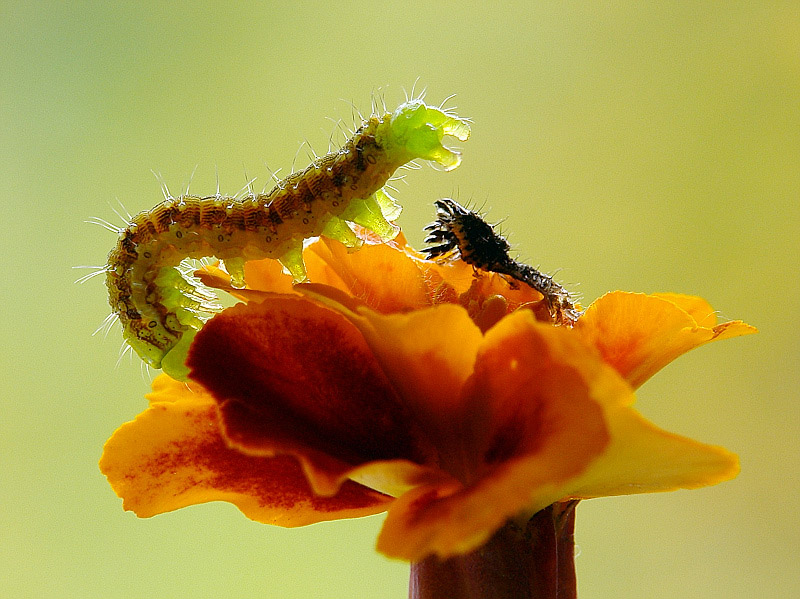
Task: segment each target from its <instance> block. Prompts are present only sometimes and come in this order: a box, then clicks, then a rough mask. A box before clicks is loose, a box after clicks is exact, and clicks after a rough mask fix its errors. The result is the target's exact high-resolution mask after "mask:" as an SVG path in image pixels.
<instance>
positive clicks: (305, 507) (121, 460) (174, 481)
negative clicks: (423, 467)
mask: <svg viewBox="0 0 800 599" xmlns="http://www.w3.org/2000/svg"><path fill="white" fill-rule="evenodd" d="M150 400H151V402H152V403H151V406H150V408H149V409H147V410H145V411H144V412H143V413H142V414H140V415H139V416H138V417H137V418H136V420H134V421H132V422H128V423H126V424H124V425H123V426H121V427H120V428H119V429H118V430H117V431H116V432H115V433H114V435H113V436H112V437H111V438H110V439H109V440H108V442H107V443H106V445H105V448H104V451H103V457H102V458H101V460H100V469H101V470H102V472H103V473H104V474H105V475H106V476H107V477H108V480H109V483H110V484H111V486H112V488H113V489H114V491H115V492H116V493H117V495H119V496H120V497H122V499H123V507H124V508H125V509H126V510H130V511H133V512H135V513H136V514H137V515H138V516H140V517H142V518H146V517H150V516H153V515H156V514H160V513H164V512H169V511H172V510H176V509H178V508H181V507H185V506H188V505H193V504H199V503H206V502H209V501H228V502H230V503H233V504H234V505H236V506H237V507H238V508H239V509H240V510H241V511H242V512H243V513H244V514H245V515H246V516H247V517H248V518H251V519H252V520H256V521H258V522H263V523H265V524H277V525H280V526H302V525H305V524H312V523H314V522H321V521H325V520H334V519H339V518H351V517H358V516H366V515H369V514H375V513H379V512H381V511H384V510H385V509H386V506H387V505H388V503H389V502H391V500H392V499H391V498H390V497H387V496H385V495H382V494H380V493H377V492H375V491H373V490H372V489H368V488H366V487H364V486H362V485H360V484H358V483H355V482H347V483H346V484H344V485H343V486H342V487H341V489H340V490H339V493H337V494H336V495H335V496H334V497H319V496H317V495H316V494H314V493H313V492H312V490H311V488H310V486H309V485H308V482H307V481H306V478H305V476H304V474H303V471H302V469H301V467H300V465H299V463H298V462H297V460H295V459H294V458H293V457H291V456H279V457H275V458H263V457H253V456H248V455H245V454H243V453H241V452H239V451H236V450H234V449H231V448H229V447H228V445H227V444H226V442H225V440H224V438H223V437H222V435H221V432H220V429H219V426H218V417H217V406H216V403H215V402H214V400H213V398H212V397H211V396H210V395H208V394H207V393H206V392H205V391H204V390H203V389H202V388H201V387H200V386H199V385H196V384H192V385H191V386H187V385H184V384H183V383H179V382H177V381H174V380H172V379H170V378H169V377H167V376H166V375H162V376H160V377H158V378H157V379H156V380H155V381H154V384H153V394H151V396H150Z"/></svg>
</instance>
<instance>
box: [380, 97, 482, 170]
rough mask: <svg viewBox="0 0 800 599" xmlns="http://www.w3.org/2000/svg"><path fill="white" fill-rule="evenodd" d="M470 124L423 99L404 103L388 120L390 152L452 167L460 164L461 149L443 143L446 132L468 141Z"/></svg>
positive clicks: (446, 167)
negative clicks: (453, 148)
mask: <svg viewBox="0 0 800 599" xmlns="http://www.w3.org/2000/svg"><path fill="white" fill-rule="evenodd" d="M470 132H471V129H470V125H469V121H468V120H467V119H462V118H459V117H457V116H455V115H454V114H451V113H449V112H447V111H445V110H442V109H441V108H438V107H436V106H428V105H427V104H425V103H424V102H423V101H422V100H410V101H408V102H406V103H404V104H401V105H400V106H399V107H398V108H397V110H395V111H394V113H393V114H392V116H391V119H390V120H389V126H388V130H387V132H386V138H387V139H386V141H387V142H388V143H387V144H386V147H387V149H388V150H387V152H388V153H396V154H397V157H398V158H399V160H398V162H401V163H403V162H409V161H411V160H415V159H417V158H421V159H423V160H430V161H432V162H436V163H438V164H440V165H442V166H443V167H444V169H445V170H447V171H451V170H453V169H455V168H457V167H458V165H459V164H461V153H460V152H457V151H455V150H452V149H450V148H446V147H445V146H444V145H442V139H443V138H444V136H445V135H449V136H451V137H455V138H456V139H458V140H459V141H466V140H467V139H469V136H470Z"/></svg>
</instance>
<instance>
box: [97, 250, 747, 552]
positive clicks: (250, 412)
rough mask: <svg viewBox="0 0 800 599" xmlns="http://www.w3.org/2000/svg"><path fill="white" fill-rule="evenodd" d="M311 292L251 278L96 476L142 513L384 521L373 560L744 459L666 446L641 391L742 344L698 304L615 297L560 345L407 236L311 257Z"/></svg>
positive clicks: (508, 291)
mask: <svg viewBox="0 0 800 599" xmlns="http://www.w3.org/2000/svg"><path fill="white" fill-rule="evenodd" d="M305 260H306V264H307V269H308V273H309V278H310V280H312V281H314V283H313V284H302V285H296V286H292V285H291V282H290V278H289V277H288V276H286V275H284V274H283V273H282V272H281V270H280V266H279V265H278V264H277V263H276V262H274V261H264V262H250V263H248V264H247V266H246V271H245V276H246V280H247V282H248V288H247V289H245V290H235V289H232V288H231V287H230V286H229V285H228V282H227V280H226V277H225V274H224V273H223V272H222V271H212V272H206V273H205V274H204V275H203V278H204V280H205V282H206V283H208V284H213V285H214V286H216V287H218V288H221V289H227V290H228V291H231V292H232V293H234V294H237V295H238V296H239V297H240V298H242V299H244V300H245V301H246V303H244V304H238V305H236V306H234V307H233V308H229V309H227V310H225V311H223V312H222V313H220V314H219V315H217V316H215V317H214V318H213V319H211V320H210V321H209V322H208V323H207V324H206V325H205V327H204V328H203V329H202V330H201V331H200V333H198V335H197V337H196V339H195V341H194V342H193V345H192V349H191V351H190V354H189V359H188V362H187V364H188V366H189V369H190V379H191V380H190V382H189V383H188V384H184V383H180V382H177V381H174V380H172V379H170V378H169V377H167V376H165V375H162V376H159V377H158V378H156V380H155V381H154V383H153V392H152V393H151V394H150V395H149V396H148V399H149V400H150V407H149V408H148V409H147V410H145V412H143V413H142V414H141V415H140V416H139V417H138V418H137V419H136V420H135V421H133V422H129V423H127V424H125V425H123V426H122V427H121V428H120V429H118V430H117V431H116V432H115V433H114V435H113V436H112V437H111V439H110V440H109V441H108V443H107V444H106V447H105V451H104V454H103V458H102V460H101V469H102V470H103V472H104V473H105V474H106V476H107V477H108V479H109V481H110V483H111V485H112V487H113V488H114V490H115V491H116V492H117V494H118V495H120V496H121V497H122V498H123V499H124V504H123V505H124V507H125V509H128V510H132V511H134V512H135V513H136V514H137V515H139V516H142V517H147V516H152V515H154V514H158V513H162V512H167V511H170V510H174V509H177V508H180V507H184V506H186V505H190V504H195V503H203V502H207V501H215V500H224V501H229V502H231V503H234V504H235V505H237V506H238V507H239V508H240V509H241V510H242V512H244V514H245V515H246V516H247V517H249V518H252V519H253V520H257V521H259V522H264V523H269V524H278V525H281V526H300V525H304V524H309V523H312V522H318V521H322V520H330V519H337V518H348V517H354V516H362V515H367V514H373V513H378V512H381V511H388V516H387V518H386V521H385V524H384V526H383V530H382V532H381V534H380V537H379V539H378V549H379V550H380V551H382V552H383V553H385V554H386V555H389V556H392V557H396V558H402V559H407V560H411V561H415V562H417V561H420V560H422V559H424V558H425V557H427V556H429V555H434V554H435V555H438V556H441V557H448V556H452V555H456V554H461V553H466V552H469V551H471V550H473V549H475V548H476V547H478V546H480V545H481V544H483V543H484V542H486V541H487V540H488V539H489V538H490V537H491V535H492V534H493V533H494V532H495V531H496V530H498V529H499V528H500V527H501V526H503V524H504V523H505V522H507V521H508V520H510V519H515V518H520V517H522V518H528V517H530V516H531V515H533V514H534V513H536V512H537V511H539V510H541V509H543V508H545V507H546V506H549V505H551V504H553V503H555V502H559V501H566V500H570V499H584V498H591V497H599V496H606V495H620V494H631V493H645V492H654V491H670V490H675V489H680V488H695V487H701V486H704V485H711V484H715V483H718V482H721V481H723V480H726V479H729V478H732V477H733V476H735V475H736V474H737V472H738V461H737V458H736V456H735V455H733V454H731V453H729V452H728V451H726V450H724V449H722V448H720V447H715V446H711V445H705V444H702V443H699V442H696V441H693V440H691V439H687V438H684V437H681V436H679V435H675V434H672V433H669V432H666V431H663V430H661V429H659V428H657V427H656V426H655V425H653V424H652V423H650V422H649V421H647V420H646V419H645V418H644V417H642V416H641V415H640V414H639V413H638V412H637V411H636V410H635V409H634V408H633V407H632V406H633V403H634V400H635V396H634V390H635V389H636V388H637V387H638V386H639V385H641V384H642V383H643V382H644V381H646V380H647V379H648V378H649V377H650V376H652V375H653V374H654V373H655V372H657V371H658V370H659V369H660V368H662V367H663V366H664V365H666V364H667V363H668V362H670V361H671V360H673V359H674V358H676V357H677V356H679V355H680V354H682V353H684V352H686V351H688V350H690V349H692V348H694V347H698V346H699V345H702V344H704V343H707V342H709V341H713V340H717V339H723V338H727V337H734V336H738V335H744V334H748V333H752V332H754V331H755V329H753V328H752V327H750V326H748V325H746V324H744V323H742V322H739V321H734V322H727V323H723V324H716V319H715V316H714V311H713V310H712V308H711V307H710V306H709V305H708V304H707V303H706V302H705V301H704V300H702V299H699V298H695V297H689V296H684V295H676V294H655V295H644V294H635V293H622V292H614V293H609V294H607V295H605V296H603V297H601V298H600V299H598V300H597V301H595V302H594V303H593V304H592V305H591V306H589V307H588V308H587V310H586V311H585V313H584V314H583V316H582V317H581V318H580V319H579V320H578V322H577V324H576V325H575V326H574V327H573V328H569V327H562V326H553V325H552V324H551V323H550V322H547V310H546V307H545V306H543V305H542V302H541V300H542V296H541V295H540V294H538V293H537V292H536V291H534V290H532V289H528V288H525V287H524V286H519V285H512V284H509V282H507V281H506V280H505V279H503V278H502V277H501V276H499V275H496V274H492V273H483V272H481V273H475V272H473V269H472V267H470V266H468V265H466V264H464V263H461V262H458V261H456V262H451V263H447V264H437V263H434V262H430V261H426V260H424V259H423V258H422V256H421V255H420V254H418V253H416V252H415V251H414V250H412V249H411V248H409V247H408V246H407V245H406V244H405V242H404V241H403V240H402V237H401V238H400V239H399V240H398V241H396V242H394V243H392V244H366V245H365V246H364V247H363V248H362V249H361V250H360V251H358V252H355V253H348V251H347V250H346V248H344V246H342V245H341V244H339V243H337V242H335V241H330V240H324V239H323V240H320V241H318V242H316V243H315V244H313V245H311V246H310V247H309V248H308V249H307V250H306V253H305Z"/></svg>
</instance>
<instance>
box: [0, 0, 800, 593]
mask: <svg viewBox="0 0 800 599" xmlns="http://www.w3.org/2000/svg"><path fill="white" fill-rule="evenodd" d="M486 4H488V3H484V2H459V3H455V2H437V3H432V2H420V1H410V2H403V3H399V2H398V3H386V2H381V1H376V2H372V3H369V2H363V1H361V2H338V3H333V2H332V3H302V4H297V5H291V6H290V5H289V4H288V3H284V2H274V3H238V4H237V5H236V6H235V8H234V7H233V3H231V4H230V5H229V4H227V3H222V4H213V3H205V2H197V3H178V2H175V3H161V2H157V3H156V2H149V3H130V4H129V5H127V6H126V5H122V4H120V5H116V4H111V3H103V2H98V3H90V2H75V3H70V5H69V6H67V3H60V2H59V3H37V2H24V3H23V2H8V1H6V2H3V3H2V5H0V47H2V55H0V140H1V141H0V189H2V192H0V194H2V195H1V196H0V197H1V198H2V200H1V201H2V208H3V215H4V216H3V218H2V220H0V231H2V234H1V235H0V244H1V245H0V249H1V250H2V256H3V257H4V258H5V259H6V260H7V262H6V267H5V268H4V273H5V274H4V275H3V282H2V284H0V294H2V295H0V300H2V301H0V311H1V314H2V320H0V335H1V337H0V343H1V345H0V347H2V349H1V350H0V352H2V353H0V359H1V360H2V368H3V373H4V374H3V375H2V382H0V385H1V386H2V387H1V388H0V400H1V401H2V416H0V427H2V428H1V429H0V444H2V446H1V450H2V460H3V463H2V465H1V466H0V468H1V469H0V526H1V527H2V528H1V529H0V595H2V596H4V597H14V598H17V597H21V598H26V597H32V598H39V597H43V598H50V597H53V598H68V597H69V598H73V597H74V598H86V597H103V598H109V599H111V598H138V597H158V598H161V597H166V598H173V597H179V598H183V597H186V598H192V599H194V598H198V599H199V598H206V597H208V598H211V597H214V598H217V597H225V598H231V599H236V598H251V597H269V598H282V599H283V598H285V599H294V598H296V599H304V598H308V597H324V598H334V599H336V598H342V599H344V598H353V597H359V598H360V597H365V598H368V599H372V598H376V599H383V598H386V599H388V598H400V597H405V596H406V585H407V570H408V568H407V565H405V564H403V563H399V562H393V561H389V560H387V559H385V558H383V557H381V556H379V555H377V554H376V553H375V552H374V550H373V544H374V539H375V535H376V532H377V530H378V529H379V527H380V525H381V517H375V518H368V519H364V520H356V521H344V522H334V523H329V524H322V525H317V526H312V527H309V528H306V529H295V530H283V529H279V528H273V527H268V526H263V525H259V524H255V523H252V522H250V521H248V520H246V519H245V518H244V517H243V516H241V515H240V514H239V512H238V511H237V510H236V509H235V508H234V507H232V506H231V505H228V504H222V503H217V504H208V505H203V506H197V507H193V508H189V509H184V510H181V511H178V512H174V513H171V514H167V515H163V516H159V517H156V518H153V519H150V520H138V519H136V518H135V517H134V516H133V515H131V514H129V513H124V512H123V511H122V509H121V502H120V500H118V499H117V498H116V497H115V495H114V494H113V492H112V491H111V489H110V488H109V487H108V485H107V484H106V482H105V479H104V478H103V477H102V475H101V474H100V472H99V471H98V469H97V466H96V462H97V459H98V458H99V455H100V451H101V447H102V445H103V443H104V441H105V440H106V438H107V437H108V436H109V435H110V434H111V432H112V431H113V430H114V429H115V428H116V427H117V426H118V425H120V424H121V423H123V422H124V421H127V420H129V419H131V418H133V417H134V416H135V415H136V414H137V413H138V412H139V411H141V410H142V409H143V408H144V406H145V402H144V400H143V398H142V396H143V394H144V393H145V392H146V391H147V388H148V375H147V374H145V375H144V376H143V374H142V372H141V370H140V366H139V363H138V361H137V360H128V359H127V358H126V359H124V360H122V361H121V363H120V364H117V353H118V349H119V347H120V344H121V337H120V334H119V329H118V328H115V329H114V330H113V331H112V332H111V334H110V335H109V336H108V338H107V339H106V340H103V338H102V336H100V335H98V336H96V337H94V338H93V337H91V336H90V335H91V333H92V331H94V330H95V328H96V327H97V326H98V325H99V324H100V322H101V321H102V320H103V318H104V316H105V315H106V314H107V313H108V307H107V305H106V297H105V291H104V285H103V282H102V279H101V278H95V279H92V280H91V281H89V282H87V283H86V284H83V285H75V284H73V281H74V280H75V279H77V278H78V277H79V276H80V275H82V274H84V272H85V271H77V270H72V269H71V267H72V266H74V265H100V264H102V263H103V262H104V261H105V257H106V254H107V252H108V251H109V249H110V248H111V247H112V245H113V243H114V235H112V234H111V233H108V232H107V231H104V230H103V229H101V228H99V227H95V226H91V225H88V224H84V222H83V221H84V220H85V219H87V218H89V217H92V216H99V217H102V218H105V219H108V220H110V221H112V222H115V223H119V220H118V219H117V217H116V216H115V215H114V212H113V207H114V206H115V205H116V200H117V199H119V201H120V202H122V203H123V204H124V205H125V206H126V207H127V208H128V210H130V211H132V212H133V211H139V210H144V209H148V208H150V207H152V206H153V205H154V204H155V203H157V202H158V201H159V200H160V199H161V192H160V191H159V186H158V183H157V182H156V180H155V178H154V177H153V175H152V174H151V172H150V171H151V169H153V170H155V171H158V172H160V173H161V174H162V175H163V178H164V180H165V181H166V182H167V184H168V185H169V186H170V188H171V189H172V190H173V191H175V192H178V190H180V189H181V188H182V187H183V186H184V185H185V184H186V181H187V180H188V178H189V176H190V174H191V173H192V171H193V170H194V169H195V166H197V171H196V173H195V175H194V179H193V181H192V189H193V190H194V191H195V192H198V193H212V192H213V191H214V190H215V189H216V176H215V171H217V172H218V173H219V181H220V186H221V189H222V191H223V192H227V193H235V192H236V191H238V190H239V189H240V188H242V187H243V185H244V184H245V172H246V173H247V176H249V177H252V176H258V177H259V180H258V181H257V182H256V185H257V187H258V188H259V189H260V187H261V185H263V182H264V181H265V180H266V178H267V177H268V171H267V168H266V167H265V164H266V165H269V167H270V168H272V169H275V170H277V169H282V170H281V171H280V172H281V173H282V174H283V175H285V174H288V172H289V170H290V168H291V165H292V162H293V160H294V158H295V155H296V154H298V148H299V147H300V144H301V143H302V142H303V141H307V142H308V144H310V146H311V147H313V148H314V149H315V150H316V151H317V152H318V153H323V152H325V151H327V149H328V143H329V138H330V136H331V132H333V131H335V130H336V127H335V125H334V124H333V122H331V121H330V120H328V119H329V118H333V119H339V118H341V119H343V120H344V122H345V123H346V124H347V125H348V126H349V125H351V124H352V108H351V105H350V102H352V103H354V104H355V105H356V106H357V107H359V108H361V110H362V111H365V112H368V111H369V110H370V101H371V97H372V95H373V94H375V93H379V94H380V95H382V96H384V97H385V98H386V101H387V103H388V104H389V105H390V106H394V105H396V104H397V103H398V102H399V101H401V100H402V99H403V89H410V87H411V86H412V84H414V82H415V80H417V79H418V78H419V83H418V84H417V87H418V88H419V87H421V86H427V88H428V99H429V100H430V101H431V102H434V103H438V102H440V101H441V100H443V99H444V98H445V97H446V96H448V95H450V94H453V93H455V94H457V97H456V98H455V100H454V101H453V102H451V105H452V104H456V105H457V106H458V107H459V110H458V113H459V114H461V115H465V116H469V117H471V118H472V119H473V120H474V130H473V137H472V139H471V140H470V141H469V142H468V143H466V144H464V151H465V153H464V163H463V165H462V166H461V168H460V169H458V170H457V171H455V172H453V173H441V172H436V171H434V170H433V169H431V168H427V167H426V168H424V169H423V170H421V171H414V172H411V173H410V174H409V176H408V182H409V183H410V185H409V186H405V185H400V187H399V194H398V197H399V199H400V200H401V201H402V203H403V204H404V206H405V212H404V213H403V215H402V217H401V221H400V222H401V224H402V225H403V227H404V229H405V231H406V233H407V234H408V236H409V238H410V239H411V240H412V241H413V242H416V243H419V242H420V240H421V238H422V235H421V232H420V229H421V226H422V225H423V224H424V223H426V222H428V221H429V220H431V217H432V212H433V210H432V207H431V202H432V200H433V199H435V198H437V197H441V196H446V195H452V196H455V197H458V198H460V199H461V200H463V201H465V202H471V203H473V204H477V205H480V206H484V207H485V209H486V210H487V212H488V215H489V218H490V219H491V220H495V221H496V220H501V219H504V218H505V219H507V220H506V221H505V223H504V225H503V230H504V231H505V232H506V233H507V234H508V235H509V236H510V237H511V240H512V242H514V243H515V244H516V249H517V250H518V252H519V255H520V256H521V257H522V258H523V259H525V260H527V261H529V262H531V263H533V264H536V265H540V266H541V268H542V269H544V270H546V271H551V272H552V271H558V273H559V274H558V278H559V279H560V280H561V281H563V282H564V283H566V284H567V285H568V286H569V287H570V288H571V289H573V290H576V291H578V292H580V294H581V295H582V296H583V298H584V300H585V301H586V302H587V303H588V302H589V301H591V300H592V299H594V298H596V297H597V296H599V295H601V294H602V293H604V292H605V291H607V290H611V289H626V290H634V291H679V292H685V293H692V294H697V295H701V296H703V297H705V298H707V299H708V300H709V301H710V302H711V303H712V305H713V306H714V307H715V308H717V309H719V310H720V313H721V316H722V317H723V318H728V319H736V318H741V319H744V320H746V321H748V322H749V323H751V324H754V325H756V326H758V327H759V328H760V330H761V333H760V334H759V335H757V336H753V337H747V338H743V339H735V340H731V341H725V342H723V343H720V344H717V345H712V346H709V347H704V348H701V349H699V350H697V351H695V352H693V353H692V354H690V355H687V356H684V357H683V358H681V359H680V360H679V361H678V362H676V363H674V364H672V365H670V366H669V367H668V368H667V369H666V370H665V371H663V372H661V373H660V374H659V375H658V376H656V377H655V378H654V379H653V380H651V381H650V382H648V383H647V384H646V385H645V387H644V388H643V389H642V390H641V391H640V393H639V397H640V402H639V407H640V409H641V410H642V411H643V412H644V413H645V414H646V415H647V416H648V417H650V418H651V419H652V420H653V421H655V422H656V423H657V424H659V425H661V426H663V427H664V428H666V429H669V430H673V431H676V432H680V433H683V434H686V435H689V436H692V437H695V438H698V439H700V440H704V441H707V442H711V443H717V444H721V445H724V446H726V447H728V448H731V449H732V450H734V451H737V452H738V453H740V454H741V459H742V474H741V475H740V476H739V478H738V479H736V480H734V481H732V482H729V483H725V484H723V485H720V486H718V487H713V488H709V489H704V490H700V491H694V492H677V493H671V494H665V495H650V496H641V497H622V498H610V499H599V500H594V501H590V502H585V503H583V504H582V505H581V507H580V508H579V518H578V544H579V546H580V555H579V557H578V558H577V567H578V575H579V581H580V597H581V599H599V598H606V597H637V598H654V599H656V598H658V599H662V598H673V597H682V598H701V597H702V598H730V597H736V598H739V597H742V598H751V597H771V598H790V597H797V596H800V576H799V575H798V563H799V562H800V555H798V554H799V553H800V552H799V550H798V547H800V531H798V522H797V502H798V499H797V498H798V496H799V495H800V475H799V474H798V465H800V457H799V452H798V441H797V440H798V435H799V434H800V411H799V410H798V404H797V386H798V385H797V383H798V358H800V344H799V343H798V326H797V324H798V316H797V315H798V312H799V311H800V305H799V302H798V291H799V290H798V266H797V265H798V259H797V258H798V251H799V250H800V240H799V238H800V236H799V235H798V228H800V209H799V208H798V205H799V201H798V200H800V119H799V118H798V116H800V93H798V92H800V5H799V4H798V3H797V2H796V0H793V1H787V2H774V3H773V2H724V3H723V2H720V3H697V2H664V3H640V2H627V3H614V4H613V5H612V3H586V4H585V5H584V4H583V3H574V4H572V5H569V6H567V5H559V6H556V5H555V4H554V3H544V2H539V3H523V2H518V3H505V4H500V3H496V4H494V5H492V6H491V7H487V6H485V5H486ZM339 139H340V138H339V137H337V136H336V135H335V134H334V140H339ZM307 155H308V151H307V149H306V148H305V147H303V148H301V149H300V150H299V154H298V156H297V166H298V167H302V166H304V165H305V164H306V162H307ZM559 269H560V270H559Z"/></svg>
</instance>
